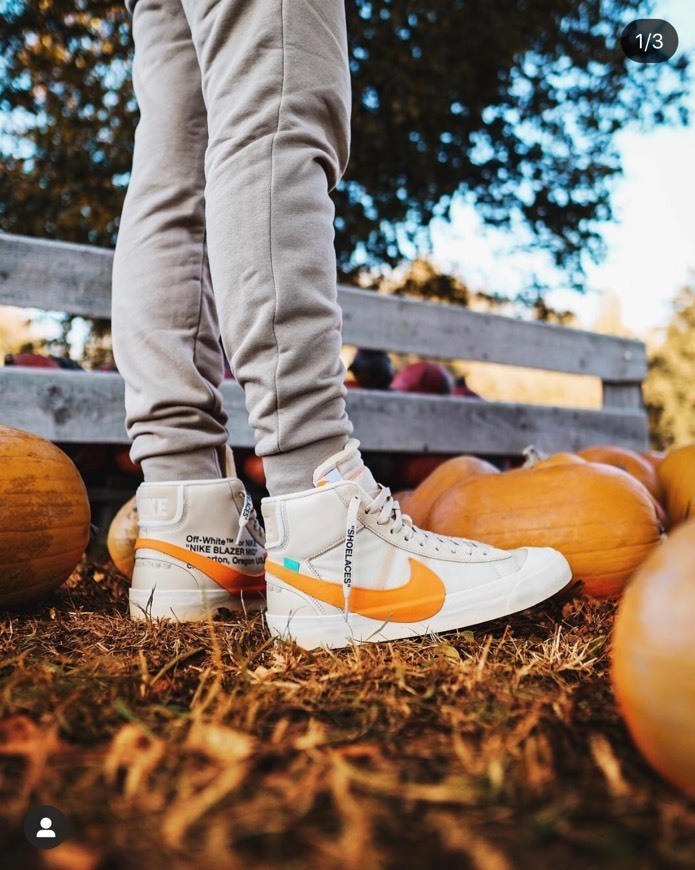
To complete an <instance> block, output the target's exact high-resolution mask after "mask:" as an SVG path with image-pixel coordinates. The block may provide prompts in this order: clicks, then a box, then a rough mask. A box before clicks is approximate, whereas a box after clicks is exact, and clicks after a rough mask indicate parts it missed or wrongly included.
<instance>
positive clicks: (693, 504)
mask: <svg viewBox="0 0 695 870" xmlns="http://www.w3.org/2000/svg"><path fill="white" fill-rule="evenodd" d="M657 472H658V475H659V480H660V481H661V485H662V487H663V490H664V507H665V508H666V514H667V516H668V520H669V525H670V526H675V525H677V524H678V523H681V522H683V520H685V519H687V518H688V517H694V516H695V444H689V445H688V446H687V447H679V448H678V449H676V450H671V451H670V452H669V453H667V454H666V456H665V457H664V459H662V460H661V462H660V463H659V466H658V469H657Z"/></svg>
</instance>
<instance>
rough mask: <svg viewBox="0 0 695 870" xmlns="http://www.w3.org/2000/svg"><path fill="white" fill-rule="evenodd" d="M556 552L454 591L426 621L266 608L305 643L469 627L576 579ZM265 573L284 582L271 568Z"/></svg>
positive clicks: (284, 633) (275, 622) (271, 624)
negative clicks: (531, 566)
mask: <svg viewBox="0 0 695 870" xmlns="http://www.w3.org/2000/svg"><path fill="white" fill-rule="evenodd" d="M554 555H555V556H556V557H557V558H550V557H549V558H548V560H547V562H546V563H545V564H543V565H541V566H539V567H538V568H537V569H536V570H535V571H534V572H533V573H530V572H527V573H525V572H524V570H523V569H522V571H521V572H519V573H520V574H521V576H520V577H519V578H518V579H517V580H516V581H515V582H513V584H511V585H510V581H511V580H512V578H510V577H506V578H501V579H500V580H496V581H494V582H493V583H489V584H486V585H485V586H480V587H476V588H475V589H471V590H467V591H465V592H460V593H450V594H449V595H447V598H446V601H445V604H444V606H443V607H442V609H441V611H440V612H439V613H438V614H437V615H436V616H434V617H432V619H430V620H429V621H427V622H379V621H378V620H375V619H369V618H367V617H364V616H360V615H359V614H355V613H351V614H349V617H348V619H346V618H345V616H344V614H342V613H340V612H336V613H332V614H329V615H316V616H298V615H293V614H290V615H286V614H285V615H278V614H272V613H270V612H267V613H266V616H265V618H266V623H267V625H268V628H269V629H270V633H271V635H273V636H274V637H277V638H281V639H285V640H293V641H294V642H295V643H296V644H297V645H298V646H300V647H302V648H304V649H315V648H316V647H326V648H328V649H341V648H343V647H346V646H350V645H352V644H355V643H379V642H384V641H391V640H403V639H405V638H416V637H422V636H423V635H427V634H440V633H441V632H444V631H453V630H455V629H460V628H467V627H468V626H470V625H478V624H479V623H481V622H488V621H489V620H491V619H499V618H500V617H504V616H510V615H511V614H512V613H518V612H519V611H521V610H526V609H527V608H529V607H533V606H534V605H536V604H539V603H540V602H541V601H545V600H546V599H547V598H550V597H551V596H552V595H554V594H555V593H556V592H559V591H560V590H561V589H564V588H565V586H567V584H568V583H569V581H570V580H571V579H572V571H571V570H570V567H569V564H568V563H567V560H566V559H565V558H564V557H563V556H561V555H560V554H559V553H556V554H554ZM266 578H267V579H268V581H269V582H272V583H278V584H282V581H280V580H276V579H275V578H272V577H270V575H268V574H267V573H266Z"/></svg>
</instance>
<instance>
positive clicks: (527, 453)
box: [521, 444, 550, 468]
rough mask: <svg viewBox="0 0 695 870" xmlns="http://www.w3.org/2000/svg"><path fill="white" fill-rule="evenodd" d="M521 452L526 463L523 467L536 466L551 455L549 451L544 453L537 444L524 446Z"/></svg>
mask: <svg viewBox="0 0 695 870" xmlns="http://www.w3.org/2000/svg"><path fill="white" fill-rule="evenodd" d="M521 453H522V456H523V457H524V464H523V465H522V466H521V467H522V468H535V466H536V465H538V463H539V462H543V460H544V459H547V458H548V457H549V456H550V454H549V453H544V452H543V451H542V450H539V449H538V448H537V447H536V445H535V444H529V445H528V447H524V449H523V450H522V451H521Z"/></svg>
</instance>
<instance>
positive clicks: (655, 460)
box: [639, 450, 666, 471]
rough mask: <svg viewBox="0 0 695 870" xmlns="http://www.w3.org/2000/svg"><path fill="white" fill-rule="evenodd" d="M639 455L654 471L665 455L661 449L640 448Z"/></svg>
mask: <svg viewBox="0 0 695 870" xmlns="http://www.w3.org/2000/svg"><path fill="white" fill-rule="evenodd" d="M639 455H640V456H641V457H642V459H646V461H647V462H648V463H649V464H650V465H651V467H652V468H653V469H654V470H655V471H656V469H657V466H658V465H659V463H660V462H661V460H662V459H663V458H664V456H666V454H665V453H664V452H663V450H640V452H639Z"/></svg>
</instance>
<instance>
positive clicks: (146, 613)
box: [129, 587, 265, 622]
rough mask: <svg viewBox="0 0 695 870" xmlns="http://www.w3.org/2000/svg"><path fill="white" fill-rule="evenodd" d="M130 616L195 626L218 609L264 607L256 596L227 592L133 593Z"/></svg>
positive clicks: (213, 590)
mask: <svg viewBox="0 0 695 870" xmlns="http://www.w3.org/2000/svg"><path fill="white" fill-rule="evenodd" d="M129 597H130V615H131V617H132V618H133V619H173V620H177V621H178V622H196V621H199V620H203V619H207V617H208V615H209V614H211V613H214V612H215V611H217V610H219V609H220V608H225V609H226V610H240V611H251V610H260V609H262V608H263V607H265V599H264V598H262V597H260V596H257V595H253V596H251V595H249V596H244V595H243V593H242V594H240V595H232V594H231V593H230V592H227V591H226V589H158V588H156V587H155V588H154V589H132V588H131V590H130V596H129Z"/></svg>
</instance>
